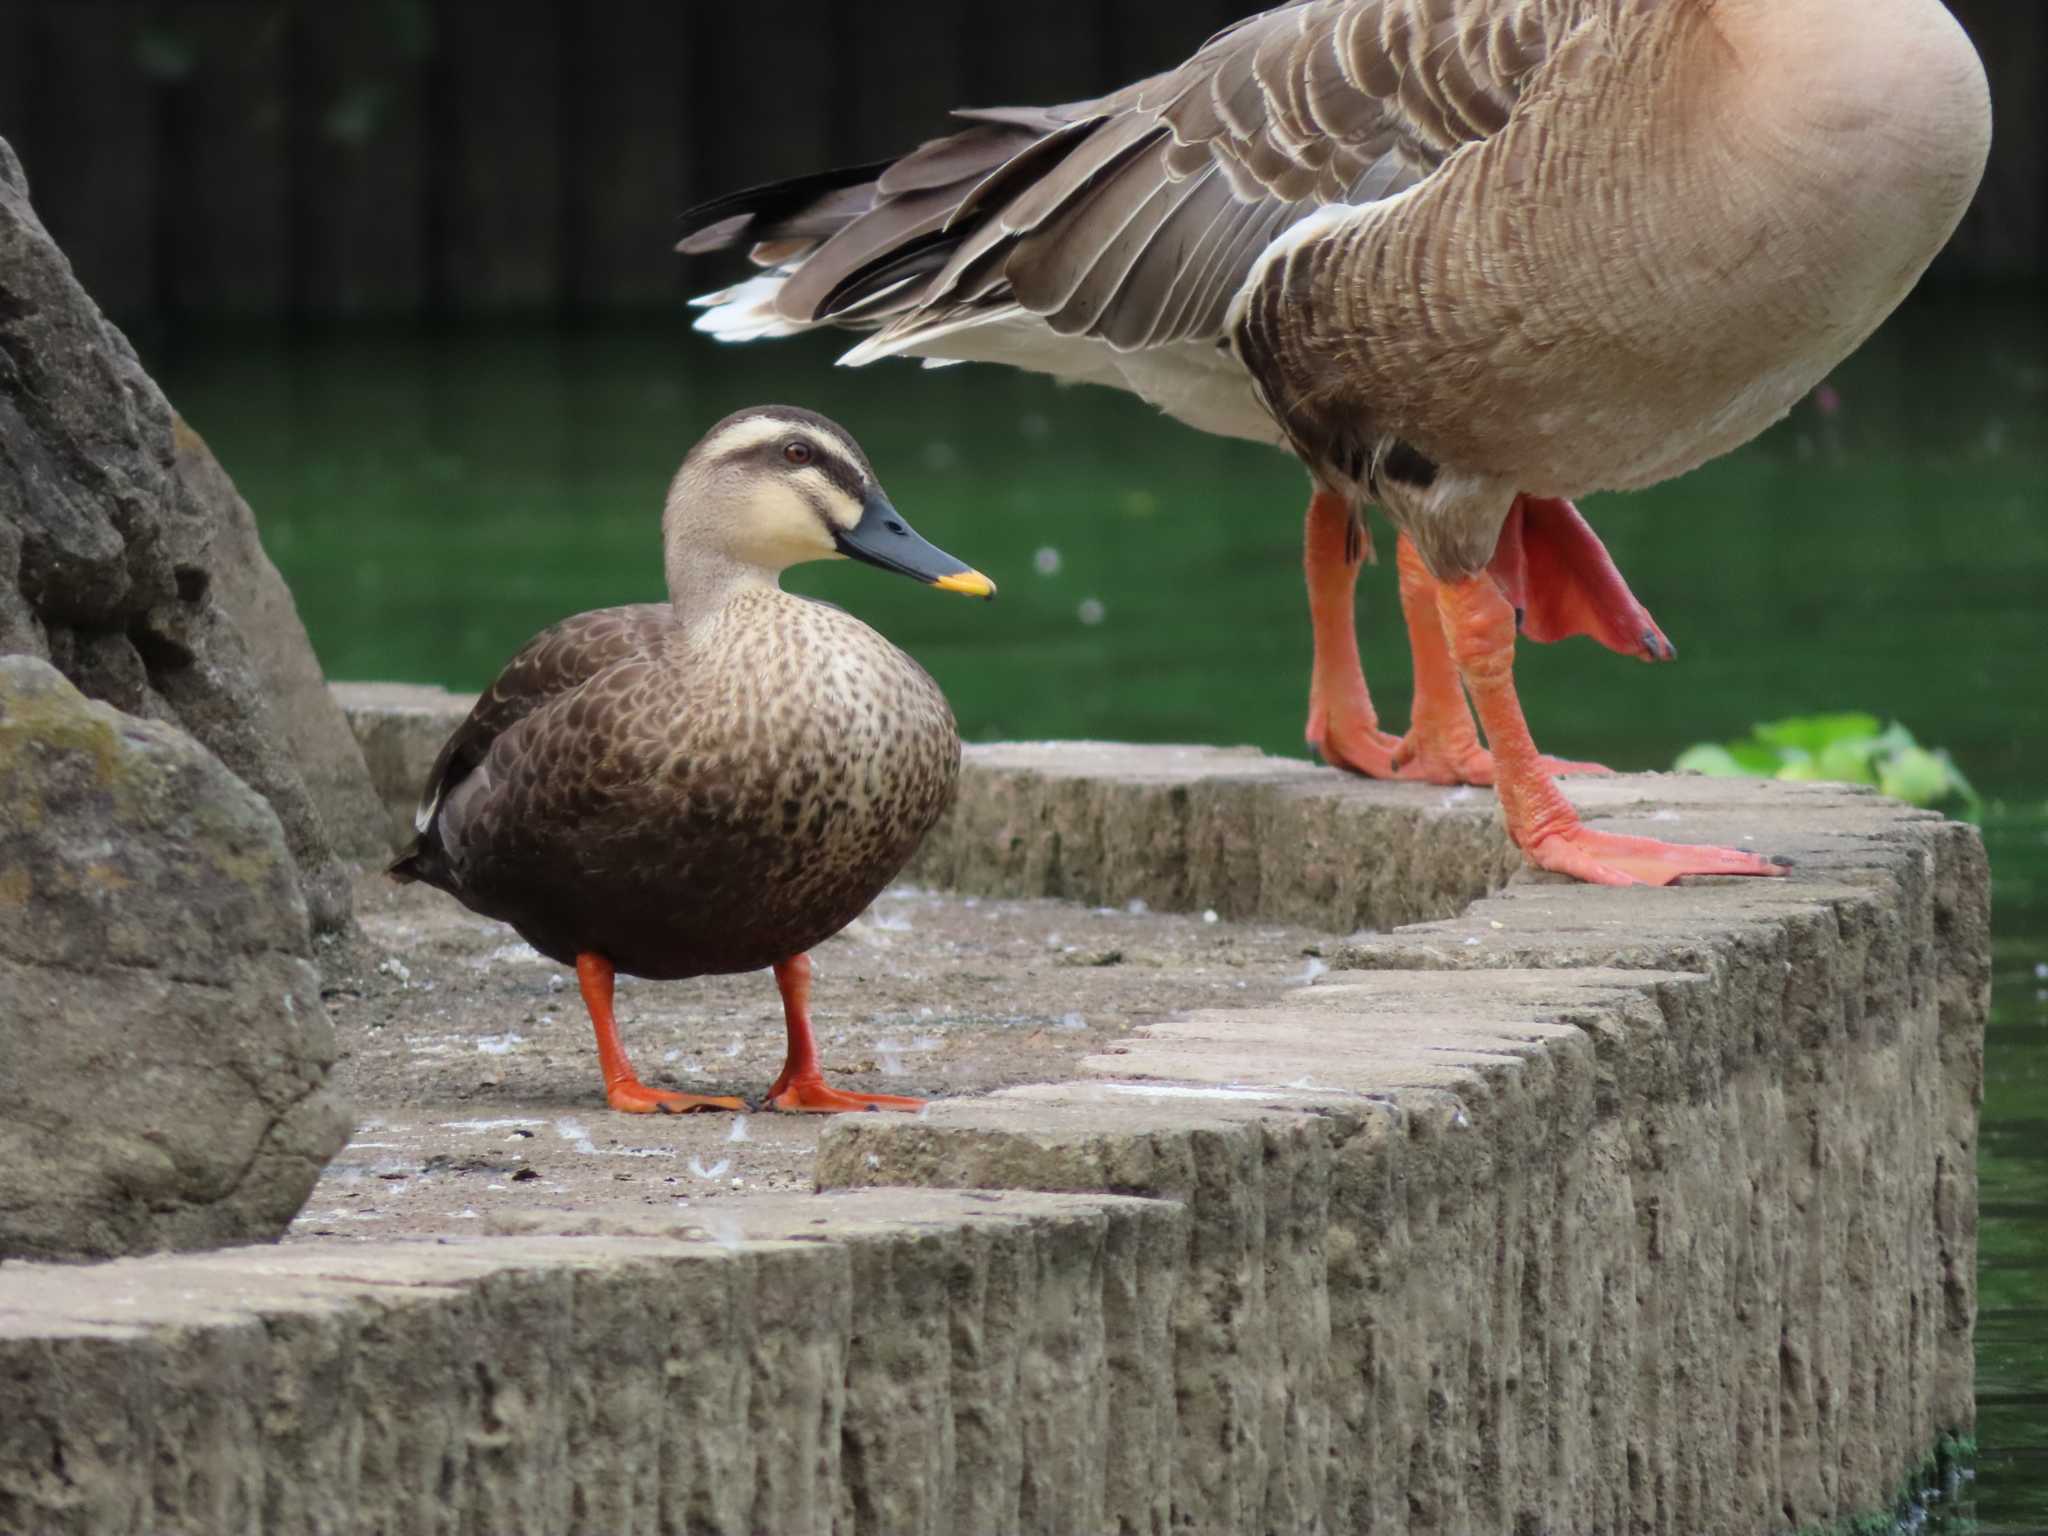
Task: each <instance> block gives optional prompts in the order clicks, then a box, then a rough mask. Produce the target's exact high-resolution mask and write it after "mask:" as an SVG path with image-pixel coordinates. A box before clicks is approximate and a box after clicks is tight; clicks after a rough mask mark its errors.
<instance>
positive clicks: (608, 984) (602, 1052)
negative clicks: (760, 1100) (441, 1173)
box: [576, 953, 747, 1115]
mask: <svg viewBox="0 0 2048 1536" xmlns="http://www.w3.org/2000/svg"><path fill="white" fill-rule="evenodd" d="M612 976H613V973H612V963H611V961H609V960H607V959H605V957H604V956H603V955H596V954H587V953H586V954H581V955H578V956H577V957H576V980H577V982H578V983H580V984H581V986H582V988H583V1006H584V1007H586V1008H588V1009H589V1010H590V1022H591V1023H592V1024H594V1025H596V1026H597V1065H598V1069H599V1070H600V1071H601V1072H603V1073H604V1098H605V1102H606V1103H607V1104H609V1105H611V1107H612V1108H613V1109H622V1110H624V1111H625V1112H626V1113H627V1114H629V1115H655V1114H669V1115H686V1114H688V1113H690V1111H692V1110H695V1109H733V1110H743V1109H745V1108H746V1107H747V1106H746V1105H745V1104H744V1103H742V1102H741V1101H740V1100H738V1099H714V1098H707V1097H705V1096H704V1095H703V1094H698V1093H670V1092H669V1091H668V1090H667V1089H665V1088H649V1087H648V1086H647V1085H646V1084H645V1083H643V1082H641V1081H640V1079H639V1078H637V1077H635V1076H634V1075H633V1064H632V1063H631V1062H630V1061H628V1060H626V1051H625V1048H624V1047H623V1046H621V1045H620V1044H619V1026H618V1023H617V1021H616V1020H615V1019H613V1017H612Z"/></svg>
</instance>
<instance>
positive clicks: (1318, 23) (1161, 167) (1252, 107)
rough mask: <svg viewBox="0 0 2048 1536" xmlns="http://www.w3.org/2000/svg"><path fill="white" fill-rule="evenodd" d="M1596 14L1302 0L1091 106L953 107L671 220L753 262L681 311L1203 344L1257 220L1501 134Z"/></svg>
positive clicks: (1279, 224)
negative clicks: (915, 129)
mask: <svg viewBox="0 0 2048 1536" xmlns="http://www.w3.org/2000/svg"><path fill="white" fill-rule="evenodd" d="M1594 9H1595V8H1593V7H1590V6H1588V5H1586V4H1584V3H1583V0H1301V3H1298V4H1294V5H1288V6H1283V7H1281V8H1280V9H1278V10H1272V11H1267V12H1264V13H1263V14H1260V15H1257V16H1254V17H1251V18H1250V19H1248V20H1246V21H1243V22H1240V23H1238V24H1237V25H1236V26H1234V27H1231V28H1229V29H1228V30H1226V31H1224V32H1221V33H1219V34H1218V35H1217V36H1215V37H1213V38H1211V39H1210V40H1209V42H1208V43H1207V44H1205V45H1204V46H1203V47H1202V48H1201V49H1200V50H1199V51H1198V52H1197V53H1196V54H1195V55H1194V56H1193V57H1192V58H1190V59H1189V60H1188V61H1187V62H1186V63H1184V64H1182V65H1181V66H1180V67H1179V68H1177V69H1174V70H1170V71H1168V72H1167V73H1165V74H1162V75H1158V76H1155V77H1153V78H1152V79H1150V80H1145V81H1141V82H1139V83H1138V84H1136V85H1133V86H1130V87H1128V88H1126V89H1125V90H1122V91H1119V92H1116V93H1114V94H1112V95H1110V96H1106V97H1102V98H1100V99H1098V100H1095V101H1089V102H1076V103H1070V104H1068V105H1066V106H1060V107H1051V108H1030V109H998V110H993V111H980V112H962V113H959V114H957V115H958V116H960V117H962V118H964V119H966V120H967V121H968V124H969V125H968V126H967V127H966V128H964V129H962V130H960V131H959V132H957V133H955V134H953V135H951V136H949V137H947V138H943V139H937V140H934V141H932V142H930V143H928V144H925V145H924V146H922V147H921V148H919V149H918V150H916V151H915V152H914V153H912V154H910V155H908V156H905V157H904V158H903V159H901V160H898V161H895V162H894V163H892V164H890V165H889V166H888V167H887V168H886V169H884V170H882V171H881V172H880V173H879V174H875V173H874V170H873V168H872V167H861V168H859V169H857V170H852V171H848V172H845V173H843V174H841V175H840V176H837V177H834V176H832V175H829V174H828V175H827V176H824V177H818V178H810V179H808V180H807V182H805V183H801V184H792V183H783V184H781V185H779V186H776V187H769V188H760V189H756V190H755V191H753V192H751V193H742V194H737V195H736V196H734V197H732V198H727V199H722V200H721V201H720V202H718V203H714V204H709V205H706V207H705V208H704V209H701V210H698V211H697V212H696V213H695V214H693V215H688V216H686V218H688V219H689V220H690V221H691V223H692V233H691V234H690V235H689V236H688V237H687V238H685V240H684V241H683V242H682V245H681V246H680V247H679V248H680V249H682V250H684V251H701V250H709V249H717V248H720V247H722V246H725V245H729V244H732V243H734V242H736V241H738V240H741V239H747V240H750V241H752V242H754V245H753V254H754V258H755V260H756V261H757V262H758V263H759V264H761V265H763V266H766V267H768V268H769V269H770V271H769V273H768V275H766V276H764V277H761V278H756V279H754V280H753V281H752V282H750V283H745V284H741V285H740V286H738V287H737V288H733V289H728V290H726V291H725V292H724V293H721V294H714V295H711V296H710V297H709V298H708V299H707V300H705V301H701V302H703V303H705V304H706V305H707V306H708V308H709V310H710V313H709V314H707V315H706V316H705V317H704V318H703V319H702V320H700V322H699V324H700V327H701V328H702V329H705V330H707V331H710V332H712V333H713V334H716V335H720V336H723V337H726V338H728V339H744V338H746V337H749V336H755V335H767V334H778V333H785V332H788V331H793V330H801V329H805V328H808V327H810V326H813V325H818V324H841V325H852V326H860V327H864V328H869V329H874V330H875V331H876V333H877V334H875V335H874V336H872V337H870V338H869V339H868V340H866V341H864V342H863V343H862V344H861V345H859V346H858V347H856V348H855V349H854V351H853V352H852V353H850V354H849V355H848V358H847V361H849V362H864V361H867V360H868V359H870V358H872V357H877V356H884V355H888V354H890V353H894V352H917V351H920V350H922V349H924V347H926V346H928V345H929V344H931V343H933V342H935V341H937V340H938V339H939V338H941V337H943V336H944V335H945V334H947V333H949V332H952V331H956V330H959V329H961V328H963V327H967V326H975V325H981V324H987V323H991V322H994V321H998V320H1003V321H1007V320H1012V319H1015V318H1016V317H1018V316H1020V315H1023V316H1029V317H1035V318H1036V319H1037V320H1038V321H1040V322H1042V323H1043V324H1044V325H1045V326H1046V327H1048V328H1050V329H1051V330H1052V331H1054V332H1055V333H1058V334H1061V335H1070V336H1085V337H1091V338H1095V339H1098V340H1101V341H1106V342H1108V343H1109V344H1110V345H1111V346H1113V347H1115V348H1117V349H1119V350H1122V351H1132V350H1136V349H1140V348H1147V347H1157V346H1163V345H1167V344H1170V343H1173V342H1178V341H1189V340H1209V339H1214V338H1216V337H1218V336H1220V335H1222V334H1223V330H1224V327H1225V323H1226V317H1227V315H1228V312H1229V308H1230V303H1231V300H1232V299H1233V298H1234V297H1235V296H1236V295H1237V293H1238V291H1239V290H1240V289H1241V288H1242V286H1243V284H1244V282H1245V279H1246V277H1247V275H1248V274H1249V272H1250V271H1251V268H1252V267H1253V265H1254V264H1255V263H1256V262H1257V260H1258V258H1259V256H1260V254H1261V253H1262V252H1263V251H1264V250H1265V249H1266V247H1267V246H1268V245H1269V244H1270V243H1271V242H1272V240H1273V239H1274V237H1276V236H1277V235H1278V234H1280V233H1281V232H1282V231H1284V230H1285V229H1287V228H1288V227H1289V226H1290V225H1292V224H1294V223H1295V222H1297V221H1298V220H1300V219H1302V218H1304V217H1306V216H1307V215H1308V214H1310V213H1312V212H1313V211H1315V210H1316V209H1317V208H1319V207H1326V206H1329V205H1331V204H1337V203H1341V204H1349V205H1363V204H1367V203H1371V202H1375V201H1377V200H1379V199H1382V198H1386V197H1390V196H1393V195H1394V194H1396V193H1399V192H1401V191H1404V190H1406V189H1407V188H1408V187H1411V186H1413V185H1415V184H1416V183H1417V182H1419V181H1420V180H1422V179H1423V178H1424V177H1426V176H1428V175H1429V174H1430V173H1431V172H1433V171H1434V170H1435V169H1436V168H1437V167H1438V166H1439V165H1441V164H1442V163H1443V161H1444V160H1445V159H1446V158H1448V156H1449V155H1451V154H1452V153H1453V152H1454V151H1455V150H1456V149H1457V148H1458V147H1459V146H1461V145H1463V144H1466V143H1470V142H1473V141H1475V140H1479V139H1484V138H1486V137H1488V136H1490V135H1491V134H1493V133H1495V132H1497V131H1498V130H1499V129H1500V128H1501V127H1502V126H1503V125H1504V124H1505V123H1506V121H1507V118H1508V114H1509V112H1510V111H1511V110H1512V109H1513V106H1514V103H1515V101H1516V99H1517V96H1518V94H1519V92H1520V90H1521V89H1522V86H1523V84H1524V82H1526V81H1527V80H1528V78H1529V77H1530V76H1531V75H1532V74H1533V73H1534V72H1535V71H1536V70H1537V69H1539V68H1541V67H1542V65H1543V64H1544V63H1545V61H1546V60H1547V59H1548V58H1550V57H1551V56H1552V55H1554V54H1555V53H1556V52H1557V51H1558V49H1559V48H1560V47H1561V45H1562V44H1563V42H1564V41H1565V39H1566V37H1567V36H1568V34H1569V33H1570V32H1571V31H1572V30H1573V29H1575V28H1578V27H1582V26H1587V25H1595V24H1597V20H1596V19H1594V18H1592V14H1591V13H1593V11H1594ZM797 186H800V187H801V188H802V190H801V192H800V193H793V192H792V191H791V190H790V189H791V188H792V187H797Z"/></svg>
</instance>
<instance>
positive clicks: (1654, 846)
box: [1522, 826, 1785, 885]
mask: <svg viewBox="0 0 2048 1536" xmlns="http://www.w3.org/2000/svg"><path fill="white" fill-rule="evenodd" d="M1522 852H1523V853H1524V854H1525V855H1526V856H1527V857H1528V860H1529V862H1530V863H1531V864H1534V865H1535V866H1536V867H1537V868H1538V869H1548V870H1553V871H1555V872H1556V873H1558V874H1560V875H1570V876H1571V877H1572V878H1573V879H1574V880H1584V881H1586V882H1587V883H1588V884H1591V885H1669V884H1671V882H1672V881H1674V880H1678V879H1682V878H1683V877H1684V876H1686V875H1782V874H1784V873H1785V870H1784V867H1783V866H1782V865H1778V864H1773V863H1771V862H1770V860H1768V859H1760V858H1758V857H1757V856H1756V855H1755V854H1753V853H1743V852H1741V851H1740V850H1739V849H1735V848H1714V847H1708V846H1704V845H1695V844H1691V843H1660V842H1658V841H1657V840H1656V839H1655V838H1653V837H1627V836H1624V835H1623V834H1621V833H1619V832H1598V831H1595V830H1594V829H1593V828H1591V827H1587V826H1574V827H1569V828H1566V829H1564V830H1563V831H1559V832H1553V833H1549V834H1547V835H1545V836H1542V837H1539V838H1538V839H1537V840H1536V841H1535V842H1533V843H1529V844H1525V845H1523V848H1522Z"/></svg>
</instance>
